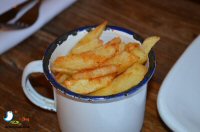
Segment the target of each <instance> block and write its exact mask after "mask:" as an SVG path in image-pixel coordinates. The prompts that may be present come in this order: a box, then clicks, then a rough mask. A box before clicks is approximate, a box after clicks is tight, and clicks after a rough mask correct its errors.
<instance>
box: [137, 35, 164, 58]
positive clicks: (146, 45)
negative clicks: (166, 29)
mask: <svg viewBox="0 0 200 132" xmlns="http://www.w3.org/2000/svg"><path fill="white" fill-rule="evenodd" d="M159 40H160V37H158V36H152V37H148V38H146V39H145V40H144V42H143V43H142V45H141V46H142V48H143V49H144V51H145V53H146V54H147V55H148V54H149V52H150V50H151V48H152V47H153V46H154V45H155V44H156V43H157V42H158V41H159Z"/></svg>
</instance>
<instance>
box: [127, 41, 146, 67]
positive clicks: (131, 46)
mask: <svg viewBox="0 0 200 132" xmlns="http://www.w3.org/2000/svg"><path fill="white" fill-rule="evenodd" d="M125 50H126V51H128V52H129V53H131V54H132V55H134V56H137V57H138V62H139V63H141V64H143V63H144V62H146V61H147V58H148V56H147V54H146V53H145V51H144V49H142V47H141V45H140V44H138V43H128V44H127V45H126V47H125Z"/></svg>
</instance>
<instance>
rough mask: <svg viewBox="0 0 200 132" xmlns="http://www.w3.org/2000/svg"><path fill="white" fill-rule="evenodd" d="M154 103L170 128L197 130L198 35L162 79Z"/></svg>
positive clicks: (199, 117) (183, 131) (199, 110)
mask: <svg viewBox="0 0 200 132" xmlns="http://www.w3.org/2000/svg"><path fill="white" fill-rule="evenodd" d="M157 106H158V111H159V114H160V116H161V118H162V119H163V121H164V122H165V123H166V124H167V126H169V127H170V128H171V129H172V130H173V131H178V132H186V131H187V132H188V131H190V132H199V131H200V36H199V37H197V39H195V40H194V41H193V42H192V44H191V45H190V46H189V47H188V48H187V49H186V51H185V52H184V53H183V54H182V56H181V57H180V58H179V60H178V61H177V62H176V64H175V65H174V66H173V68H172V69H171V71H170V72H169V73H168V75H167V77H166V78H165V80H164V81H163V83H162V85H161V88H160V91H159V94H158V101H157Z"/></svg>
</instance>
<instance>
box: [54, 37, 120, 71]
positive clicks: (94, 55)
mask: <svg viewBox="0 0 200 132" xmlns="http://www.w3.org/2000/svg"><path fill="white" fill-rule="evenodd" d="M120 42H121V40H120V39H119V38H114V39H112V40H111V41H109V42H108V43H107V44H106V45H103V46H101V47H99V48H96V49H95V50H92V51H87V52H84V53H81V54H76V55H75V54H70V55H68V56H61V57H58V58H57V59H56V60H55V61H54V62H53V65H52V70H58V69H71V70H73V71H79V70H83V69H91V68H95V67H97V66H98V65H99V64H100V63H101V62H103V61H105V60H107V59H109V58H111V57H112V56H114V55H115V54H116V52H117V51H118V50H119V49H118V48H119V46H116V45H119V44H120Z"/></svg>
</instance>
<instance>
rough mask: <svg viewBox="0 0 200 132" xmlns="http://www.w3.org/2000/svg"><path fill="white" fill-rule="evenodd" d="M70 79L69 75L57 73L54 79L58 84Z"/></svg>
mask: <svg viewBox="0 0 200 132" xmlns="http://www.w3.org/2000/svg"><path fill="white" fill-rule="evenodd" d="M69 77H70V75H67V74H63V73H58V74H57V75H56V76H55V78H56V81H58V82H59V83H61V84H62V83H63V82H64V81H65V80H66V79H68V78H69Z"/></svg>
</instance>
